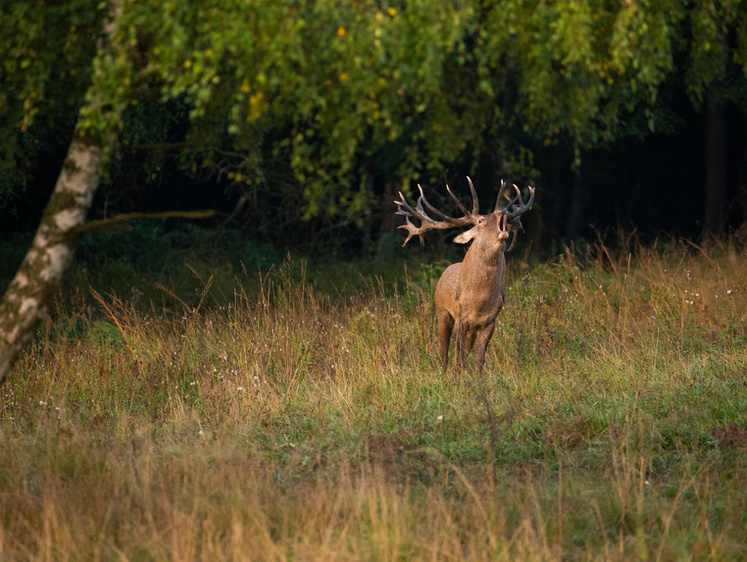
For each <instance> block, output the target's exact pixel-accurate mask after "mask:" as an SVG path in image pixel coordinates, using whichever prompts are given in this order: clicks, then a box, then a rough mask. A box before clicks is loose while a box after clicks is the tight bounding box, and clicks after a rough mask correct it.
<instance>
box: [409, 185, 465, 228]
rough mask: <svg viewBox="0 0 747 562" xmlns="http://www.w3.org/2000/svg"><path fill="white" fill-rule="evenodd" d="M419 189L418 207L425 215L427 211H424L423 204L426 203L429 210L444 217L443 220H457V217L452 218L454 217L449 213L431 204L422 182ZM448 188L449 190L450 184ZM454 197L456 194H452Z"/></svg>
mask: <svg viewBox="0 0 747 562" xmlns="http://www.w3.org/2000/svg"><path fill="white" fill-rule="evenodd" d="M418 189H419V190H420V197H419V198H418V209H420V211H421V212H422V213H423V214H424V215H425V211H423V205H422V204H425V206H426V207H428V210H429V211H431V212H432V213H433V214H435V215H436V216H437V217H440V218H442V219H443V220H445V221H447V222H453V221H455V220H457V219H455V218H452V217H450V216H448V215H445V214H443V213H442V212H441V211H439V210H438V209H436V208H435V207H434V206H433V205H431V204H430V203H429V202H428V199H426V198H425V193H423V188H422V187H420V184H418ZM446 190H447V191H449V186H448V185H447V186H446ZM449 193H451V191H449ZM452 197H454V196H453V195H452ZM421 203H422V204H421ZM434 222H435V221H434Z"/></svg>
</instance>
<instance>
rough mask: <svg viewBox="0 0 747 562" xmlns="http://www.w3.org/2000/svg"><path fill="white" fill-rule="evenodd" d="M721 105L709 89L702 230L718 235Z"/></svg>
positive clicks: (721, 187)
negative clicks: (703, 227) (703, 228)
mask: <svg viewBox="0 0 747 562" xmlns="http://www.w3.org/2000/svg"><path fill="white" fill-rule="evenodd" d="M724 128H725V122H724V104H723V102H722V101H721V100H719V99H718V98H717V96H716V94H715V93H713V92H711V93H710V94H709V96H708V99H707V100H706V189H705V222H704V226H705V230H706V232H708V233H710V234H718V233H719V231H720V230H721V228H722V227H723V225H724V200H725V197H724V191H725V189H726V186H725V184H724V162H725V160H724V144H725V143H724V138H725V134H724Z"/></svg>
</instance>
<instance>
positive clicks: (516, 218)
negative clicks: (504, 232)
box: [496, 181, 535, 252]
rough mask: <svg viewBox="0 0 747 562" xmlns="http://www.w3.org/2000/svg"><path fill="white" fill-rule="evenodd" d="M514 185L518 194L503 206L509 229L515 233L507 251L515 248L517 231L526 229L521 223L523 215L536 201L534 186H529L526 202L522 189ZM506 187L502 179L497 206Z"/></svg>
mask: <svg viewBox="0 0 747 562" xmlns="http://www.w3.org/2000/svg"><path fill="white" fill-rule="evenodd" d="M513 185H514V190H515V191H516V196H515V197H514V198H513V199H511V200H510V201H509V202H508V204H507V205H506V206H505V207H504V208H503V212H504V213H505V214H506V222H508V223H509V230H510V231H511V232H512V233H513V235H514V238H513V240H511V245H510V246H509V247H508V249H507V250H506V251H507V252H510V251H511V250H513V249H514V244H516V231H517V230H524V226H523V225H522V224H521V215H523V214H524V213H526V212H527V211H528V210H529V209H531V208H532V203H533V202H534V192H535V188H534V187H529V201H527V202H526V203H524V198H523V197H522V195H521V190H520V189H519V188H518V187H517V186H516V184H513ZM505 187H506V182H504V181H501V189H500V191H499V192H498V201H497V202H496V207H498V202H500V200H501V195H502V194H503V189H504V188H505Z"/></svg>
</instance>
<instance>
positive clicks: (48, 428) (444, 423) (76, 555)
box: [0, 243, 747, 560]
mask: <svg viewBox="0 0 747 562" xmlns="http://www.w3.org/2000/svg"><path fill="white" fill-rule="evenodd" d="M514 260H515V259H514ZM201 267H202V266H194V267H193V268H192V269H193V270H194V272H193V277H192V279H193V290H191V291H186V293H187V294H184V293H185V292H184V291H183V290H181V289H180V290H179V291H177V290H176V289H174V288H173V287H172V286H171V284H170V283H168V282H166V281H162V286H161V288H156V289H153V286H152V285H149V286H148V287H140V289H138V291H134V292H132V294H131V295H128V296H127V297H126V298H123V297H116V296H114V295H112V294H110V293H108V292H107V291H106V290H105V289H104V288H102V285H101V284H100V283H99V284H98V285H96V286H97V287H98V292H97V293H91V292H90V291H89V290H88V289H87V285H85V279H86V275H90V273H86V272H81V271H77V272H74V273H73V274H72V275H71V278H70V280H69V282H68V285H67V287H68V289H67V290H66V291H65V293H64V296H62V295H61V296H60V298H59V299H58V303H57V307H56V314H55V316H54V318H53V319H52V320H50V321H48V323H47V325H46V326H45V328H44V330H43V331H42V333H41V335H40V336H39V338H38V339H37V340H36V342H35V343H34V344H33V345H32V346H31V347H30V348H29V350H28V352H27V353H26V355H25V356H24V357H23V358H22V360H21V361H20V362H19V363H18V364H17V365H16V367H15V369H14V371H13V372H12V376H11V380H10V382H9V383H8V384H6V385H5V386H4V387H2V388H0V393H1V394H2V398H0V418H1V419H2V424H1V425H0V559H2V560H6V559H7V560H23V559H54V560H58V559H70V560H81V559H94V558H95V559H105V560H110V559H123V558H124V559H135V560H163V559H177V560H185V559H203V560H207V559H216V560H218V559H257V560H268V559H269V560H274V559H278V560H289V559H290V560H330V559H345V560H409V559H435V560H449V559H472V560H515V559H569V560H576V559H579V560H580V559H584V560H586V559H599V560H631V559H633V560H635V559H661V560H675V559H683V558H684V559H690V558H692V559H708V558H713V559H718V560H722V559H743V558H745V557H747V547H745V545H746V544H747V492H745V490H747V413H746V412H747V282H746V281H745V277H746V276H747V259H746V258H745V253H744V249H743V248H740V247H738V246H734V245H732V244H727V243H723V244H721V245H718V244H714V245H712V246H711V248H710V249H708V250H701V249H698V248H694V247H692V246H691V245H688V244H679V243H668V244H665V245H662V246H660V247H654V248H637V249H636V250H635V252H634V254H633V255H631V256H628V255H621V256H611V255H610V253H609V252H608V250H607V249H606V248H603V247H598V248H597V249H596V252H592V253H590V254H589V255H588V256H587V257H585V258H583V259H576V258H572V257H569V258H565V257H561V258H557V259H555V260H552V261H549V262H547V263H542V264H536V265H534V266H529V267H527V266H526V264H524V265H523V267H520V266H519V264H517V263H516V261H511V265H510V267H511V271H510V272H509V279H508V289H507V306H506V309H505V310H504V311H503V313H502V314H501V317H500V326H499V327H498V328H497V329H496V333H495V336H494V338H493V341H492V342H491V345H490V347H489V348H488V359H487V363H486V369H485V372H484V374H483V376H482V377H478V376H477V375H476V373H475V372H474V370H473V369H468V370H467V371H466V372H464V373H456V372H454V371H453V370H450V371H449V372H447V373H443V372H441V370H440V368H439V364H438V360H437V348H436V336H435V318H434V313H433V308H432V289H433V287H434V286H435V281H436V278H437V272H438V270H439V267H430V266H423V267H421V268H414V267H410V268H409V270H410V273H409V274H407V276H406V277H407V279H403V275H404V274H403V273H402V272H403V271H404V269H403V267H402V266H399V265H398V266H396V267H394V268H392V267H388V268H386V270H387V271H388V276H387V277H375V276H373V275H372V274H369V275H367V276H361V275H360V274H359V273H358V272H357V271H356V270H355V268H353V267H352V266H350V265H346V266H344V267H334V266H333V267H328V268H320V267H311V266H309V267H308V269H307V268H306V266H305V265H304V263H303V262H298V261H293V260H291V261H286V262H285V264H284V265H282V266H279V267H275V268H273V269H272V270H271V272H270V274H269V275H264V276H262V277H260V276H258V275H254V274H253V273H239V274H236V275H221V272H220V271H219V270H215V271H212V270H210V268H209V267H207V266H206V267H205V270H204V271H203V270H202V269H201ZM392 272H395V273H396V275H394V274H393V273H392ZM397 272H399V273H397ZM371 273H372V272H371ZM397 276H399V277H400V281H399V282H395V281H393V279H394V278H395V277H397ZM333 277H334V280H333V281H332V282H330V279H331V278H333ZM346 279H347V281H346ZM81 281H82V282H81ZM76 284H77V285H79V286H80V285H82V286H83V287H86V288H85V289H83V288H81V289H76V290H73V287H74V286H76ZM94 285H95V284H94ZM216 288H219V292H218V294H217V295H213V293H212V291H214V290H218V289H216ZM143 292H146V293H147V294H149V295H150V296H149V297H148V298H145V297H144V296H143V294H142V293H143ZM179 292H181V293H182V294H179ZM152 295H157V296H155V297H153V296H152ZM158 295H160V296H158ZM470 365H471V363H470Z"/></svg>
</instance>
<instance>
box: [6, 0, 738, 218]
mask: <svg viewBox="0 0 747 562" xmlns="http://www.w3.org/2000/svg"><path fill="white" fill-rule="evenodd" d="M5 2H6V4H7V7H8V9H7V10H4V13H5V12H7V13H8V14H9V17H8V18H7V20H8V24H7V25H5V26H4V29H3V30H2V33H0V47H2V49H1V50H2V52H3V53H4V61H3V64H4V65H5V72H4V74H3V83H2V87H1V88H0V96H2V97H1V98H0V112H2V116H3V118H4V121H7V122H8V123H10V125H11V126H10V127H8V128H4V132H3V134H4V135H5V136H4V137H3V139H4V140H2V143H3V145H4V146H7V147H11V148H13V150H10V151H8V152H6V154H9V155H11V158H15V157H17V156H18V154H19V147H21V146H22V143H21V142H19V140H18V139H19V136H18V135H19V134H20V136H21V137H23V135H25V134H28V131H27V129H28V127H29V125H30V124H31V123H32V121H33V120H34V118H35V116H36V115H37V113H38V112H39V111H46V112H48V114H49V115H53V116H55V117H57V116H59V114H60V113H63V112H69V111H70V110H71V107H72V106H73V104H78V105H81V102H80V96H81V93H82V91H83V88H85V87H86V86H87V85H88V84H89V83H90V88H89V90H88V93H87V97H86V99H85V101H84V102H83V103H82V106H81V107H82V108H81V118H82V121H81V124H82V127H83V128H84V129H85V130H86V131H87V132H88V133H90V134H92V135H94V136H97V137H100V138H101V139H102V143H103V145H104V146H105V147H106V148H107V149H108V150H112V149H113V147H114V146H115V144H116V142H115V141H116V139H115V138H114V136H116V133H117V132H118V131H119V130H120V129H122V128H123V127H124V131H123V134H122V141H123V142H124V143H127V144H129V143H133V142H136V140H137V139H138V138H149V139H154V142H160V140H159V139H163V131H164V129H163V127H164V126H165V125H166V124H167V122H168V121H167V119H164V114H163V112H162V110H163V108H164V107H166V106H167V105H168V104H177V105H181V106H182V107H183V108H184V111H185V112H186V113H188V116H189V117H188V119H189V122H190V125H189V130H188V132H187V133H186V139H187V146H185V147H184V149H183V150H182V151H181V154H180V156H181V159H182V162H183V164H184V165H185V167H187V168H188V169H191V170H193V171H198V170H200V169H202V168H205V167H207V168H209V169H215V168H217V169H218V170H219V171H220V173H221V174H226V175H227V176H228V177H229V179H232V180H234V181H236V182H237V183H244V182H247V183H252V182H255V181H258V178H264V177H266V176H267V175H268V174H270V173H272V172H273V171H274V170H273V168H275V167H276V166H277V163H278V160H281V161H282V162H283V165H284V166H286V167H288V168H290V169H292V171H293V174H294V175H295V179H296V182H297V183H298V184H299V185H300V186H301V187H299V189H302V190H303V202H304V204H305V210H304V214H305V216H306V217H307V218H309V217H312V216H327V215H328V216H342V217H345V218H346V219H348V220H351V221H354V222H356V221H357V222H359V223H360V222H361V220H362V219H361V217H362V216H363V213H364V211H365V210H366V209H367V208H368V207H370V206H371V203H372V201H373V196H374V194H373V193H372V192H371V187H370V184H369V181H368V179H369V177H371V176H373V175H376V174H382V175H386V176H387V177H397V178H401V179H402V181H403V188H404V190H405V191H406V192H407V191H408V190H409V183H410V181H412V180H414V179H417V178H418V177H420V176H421V175H423V174H432V173H434V172H437V171H438V170H442V169H443V168H444V167H446V166H452V165H454V163H456V162H461V161H463V159H464V157H465V155H470V154H471V156H472V157H473V158H474V157H480V156H482V155H483V154H485V152H488V153H490V152H491V151H497V152H498V160H499V161H500V163H499V165H501V166H504V165H505V166H504V167H505V168H506V169H505V170H503V171H505V172H506V173H508V174H509V175H511V174H518V173H521V174H526V175H527V176H531V175H532V169H531V165H530V166H529V168H526V163H527V162H530V161H531V158H527V157H526V154H527V149H530V150H531V149H532V148H534V147H536V146H538V145H539V144H540V143H543V142H544V143H555V142H563V143H570V144H571V145H572V146H573V147H574V148H575V150H576V154H577V158H578V157H580V154H581V152H582V151H583V150H585V149H588V148H591V147H594V146H596V145H599V144H603V143H607V142H610V141H612V140H614V139H615V138H618V137H619V136H621V135H626V134H644V133H645V132H646V131H648V130H657V129H658V128H659V127H660V124H659V123H658V120H660V119H661V117H660V115H661V113H662V111H661V110H662V107H661V104H660V100H659V95H658V94H659V91H660V89H661V87H662V85H663V84H664V83H665V82H667V81H670V82H671V81H673V80H675V76H676V74H677V72H680V73H681V71H683V70H684V74H685V76H686V87H687V89H688V91H689V92H690V93H691V95H692V97H693V99H694V100H696V101H697V100H700V99H702V97H703V96H704V94H705V92H706V91H707V90H708V89H709V88H711V87H712V86H713V87H718V89H719V91H720V92H721V95H724V96H728V97H731V98H732V99H735V100H737V99H742V97H743V96H742V94H743V93H744V88H745V86H744V85H745V70H746V69H747V62H745V61H747V56H746V55H745V53H747V40H746V39H745V37H747V31H745V30H746V29H747V16H745V14H746V13H747V10H744V9H741V2H739V1H736V0H734V1H728V2H727V1H719V2H715V3H713V2H686V3H684V4H683V3H681V2H676V1H674V0H667V1H664V2H619V3H610V2H607V1H603V0H593V1H588V2H576V1H571V0H555V1H550V2H533V1H523V0H515V1H510V2H506V1H501V2H471V1H468V0H464V1H459V2H450V3H435V4H434V3H433V2H429V1H427V0H413V1H410V2H407V3H406V4H402V5H399V4H392V5H386V4H381V3H379V2H373V1H369V0H366V1H364V2H360V1H357V0H356V1H355V2H352V1H344V2H326V1H325V2H290V1H285V0H283V1H275V0H273V1H269V0H256V1H253V2H244V1H237V0H236V1H234V0H231V1H226V0H221V1H217V0H211V1H207V2H200V3H198V4H189V3H183V2H178V1H177V0H168V1H165V2H150V1H149V2H142V1H135V0H123V1H121V2H118V4H117V5H118V10H117V11H116V13H113V14H112V15H111V16H110V18H109V19H110V21H111V23H112V24H114V31H113V33H111V34H110V35H108V40H107V41H104V42H102V48H101V49H99V50H98V52H97V53H96V56H95V57H93V58H92V56H93V48H94V47H93V46H94V42H93V40H94V38H95V37H97V36H98V35H99V33H98V32H97V30H98V29H99V28H100V26H101V22H102V16H103V12H102V8H104V7H105V5H101V6H100V5H98V4H96V5H93V4H90V3H87V2H83V0H80V1H78V2H74V3H68V4H66V5H65V7H61V6H56V5H52V6H47V5H46V4H43V5H42V6H40V7H39V9H38V10H36V9H35V10H33V12H32V10H31V9H30V7H29V6H30V5H29V4H28V3H25V2H13V1H10V0H5ZM37 12H39V13H40V14H41V15H42V16H43V17H41V18H37V17H35V14H36V13H37ZM91 61H92V62H91ZM677 61H684V62H680V64H681V65H684V68H681V69H677V68H676V67H675V63H676V62H677ZM71 77H74V78H71ZM59 78H62V79H61V80H60V79H59ZM63 87H64V88H65V95H63V96H57V95H56V94H57V89H58V88H63ZM740 96H741V97H740ZM159 108H160V109H159ZM154 112H155V115H156V117H155V118H154ZM167 113H168V112H167ZM19 131H20V133H19ZM517 132H518V134H517ZM13 155H15V156H13ZM517 162H521V163H522V166H520V167H519V168H517V166H516V163H517ZM10 164H11V160H8V161H6V162H5V163H3V166H6V167H7V166H9V165H10ZM6 177H7V179H9V180H12V181H17V179H14V178H15V176H12V177H11V176H6ZM13 185H15V184H13ZM15 189H16V187H9V188H6V190H5V191H6V193H7V192H8V191H9V190H15Z"/></svg>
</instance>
